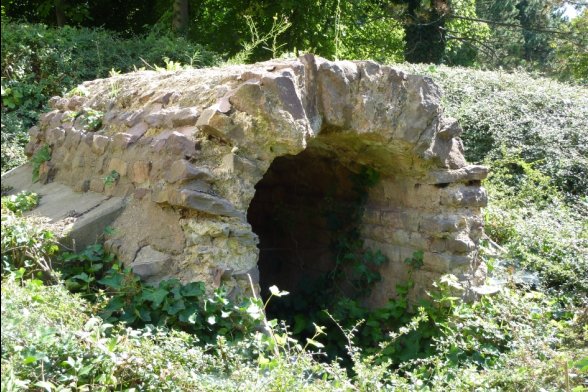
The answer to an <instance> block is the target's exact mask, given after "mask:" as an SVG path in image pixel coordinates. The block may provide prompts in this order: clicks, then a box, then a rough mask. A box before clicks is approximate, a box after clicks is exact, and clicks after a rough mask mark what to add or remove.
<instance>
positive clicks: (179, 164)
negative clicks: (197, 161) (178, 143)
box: [165, 159, 212, 183]
mask: <svg viewBox="0 0 588 392" xmlns="http://www.w3.org/2000/svg"><path fill="white" fill-rule="evenodd" d="M165 179H166V180H167V182H171V183H176V182H186V181H190V180H196V179H198V180H204V181H209V180H211V179H212V173H211V172H210V170H208V169H206V168H203V167H196V166H194V165H193V164H191V163H190V162H188V161H187V160H185V159H180V160H177V161H175V162H174V163H172V165H171V167H170V168H169V170H168V171H167V173H166V174H165Z"/></svg>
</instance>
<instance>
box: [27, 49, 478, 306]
mask: <svg viewBox="0 0 588 392" xmlns="http://www.w3.org/2000/svg"><path fill="white" fill-rule="evenodd" d="M113 82H115V83H116V85H117V86H118V88H119V92H118V94H117V95H116V96H112V94H111V93H110V92H111V89H112V83H113ZM82 88H83V89H84V90H85V91H86V92H87V94H86V96H84V97H70V98H60V97H54V98H51V100H50V105H51V107H52V108H53V110H52V111H50V112H49V113H46V114H43V115H42V116H41V118H40V121H39V124H38V126H37V127H33V128H31V130H30V131H29V135H30V143H29V144H28V145H27V148H26V152H27V154H28V155H32V154H34V152H35V151H37V150H38V149H39V148H41V147H42V146H43V145H44V144H49V146H50V147H51V150H52V159H51V160H50V161H49V162H46V163H44V164H43V165H42V166H41V170H40V173H41V181H42V182H50V181H56V182H59V183H62V184H66V185H69V187H71V188H74V189H76V190H78V191H84V192H85V191H88V190H89V191H91V192H87V193H86V194H87V195H90V194H92V192H99V193H102V194H106V195H109V196H108V197H110V196H112V197H113V198H114V197H126V200H127V203H128V204H127V205H126V207H125V208H124V211H123V212H122V214H121V215H120V216H119V217H118V218H117V219H116V221H115V222H113V226H114V228H115V231H114V232H115V233H116V234H111V235H110V238H109V242H108V244H109V246H110V247H111V249H112V250H113V251H114V252H116V253H117V254H118V256H119V257H120V259H121V260H122V261H123V262H124V263H125V264H126V265H128V266H132V268H133V269H134V270H135V271H136V272H137V273H139V274H141V275H142V276H143V277H144V278H145V279H147V280H149V281H150V282H155V281H157V280H158V279H163V278H165V277H177V278H179V279H181V280H182V281H183V282H188V281H196V280H202V281H204V282H206V283H207V284H208V286H209V287H215V286H216V285H218V284H223V285H228V286H232V287H233V288H234V290H236V291H239V290H240V291H243V292H244V291H246V290H247V289H248V287H249V282H248V278H247V273H249V274H250V275H252V280H253V283H254V284H255V283H256V282H258V281H260V280H261V281H263V275H264V271H263V270H261V271H258V270H257V265H256V264H257V260H258V256H259V249H258V247H257V245H258V242H259V238H258V236H257V235H256V234H255V233H253V231H252V227H251V225H250V224H249V223H247V213H248V211H249V212H250V211H251V209H250V207H251V203H252V200H253V198H254V196H256V195H259V194H260V193H261V194H262V197H261V199H262V204H261V207H260V208H262V207H263V206H264V205H267V206H276V205H280V203H282V202H284V201H285V200H287V201H289V202H290V203H291V204H292V205H291V208H290V211H294V213H292V214H291V218H290V223H291V224H292V225H295V226H296V225H297V226H296V229H297V230H298V231H302V232H304V231H305V230H306V229H307V228H306V227H305V226H304V225H309V224H312V225H315V226H316V227H314V228H313V230H306V231H307V232H308V233H316V235H314V236H311V237H312V238H309V240H311V241H312V244H310V245H313V244H316V245H317V246H322V247H328V246H329V237H328V236H326V235H323V234H324V233H325V232H326V231H327V228H328V225H327V224H325V223H324V222H322V221H321V220H320V215H321V214H323V215H324V211H323V212H319V211H313V210H311V208H312V207H316V205H317V204H320V203H321V200H325V198H329V197H330V198H332V199H333V201H334V202H349V200H347V199H346V197H349V194H345V192H344V191H343V190H345V189H352V184H351V183H349V181H350V180H349V176H350V174H357V173H361V168H365V167H368V168H371V169H373V170H374V171H375V172H377V173H379V175H380V181H379V182H378V183H377V184H376V185H374V186H373V187H371V188H370V189H369V191H368V195H367V201H366V202H365V206H364V207H365V208H363V209H362V211H364V213H363V214H364V215H363V218H362V220H361V222H358V223H357V225H359V227H358V229H359V231H360V232H361V233H362V236H363V238H362V239H363V240H364V242H365V244H366V246H368V247H370V248H372V249H373V250H374V251H375V250H381V251H382V253H384V254H385V255H386V256H387V257H388V259H389V263H388V264H386V265H385V266H382V267H381V271H380V272H381V273H382V277H383V279H382V281H381V282H380V283H378V285H376V287H375V288H374V291H373V297H372V298H371V300H370V301H371V303H372V304H374V305H377V304H381V303H383V302H385V301H386V300H387V299H388V298H390V297H392V296H394V292H395V291H394V287H395V285H396V283H399V282H401V281H402V280H403V279H406V277H407V274H408V267H407V266H406V264H405V263H404V261H405V260H406V259H407V258H410V257H412V255H413V254H414V252H415V251H418V250H420V251H423V252H424V260H423V261H424V266H423V269H422V270H419V271H415V272H414V275H413V278H414V280H415V282H418V285H417V286H418V287H416V288H415V290H414V292H413V293H412V294H411V295H412V296H413V297H411V298H413V299H414V298H416V296H418V295H420V294H422V293H423V292H424V290H425V289H426V288H427V282H429V283H430V282H431V281H432V280H433V279H434V278H435V277H438V276H439V275H440V274H441V273H445V272H456V273H459V275H460V279H462V280H464V281H467V282H469V283H472V284H474V283H475V282H477V281H478V280H479V276H480V275H483V266H482V265H481V264H480V263H479V262H477V261H476V260H475V255H476V250H477V246H478V245H477V244H478V241H479V239H480V237H481V235H482V234H483V226H482V225H483V220H482V218H481V213H480V208H481V207H483V206H485V205H486V203H487V195H486V192H485V191H484V190H483V189H482V188H481V187H480V181H481V180H483V179H484V178H485V177H486V176H487V169H486V168H485V167H483V166H478V165H467V163H466V161H465V159H464V154H463V144H462V142H461V140H460V138H459V135H460V133H461V128H460V127H459V124H458V123H457V122H456V121H455V120H454V119H451V118H445V117H444V116H443V110H442V108H441V107H440V102H441V99H440V97H441V95H440V94H441V93H440V90H439V88H438V87H437V86H436V85H435V84H434V83H433V82H432V81H431V80H430V79H429V78H426V77H421V76H415V75H409V74H406V73H405V72H402V71H398V70H395V69H393V68H391V67H390V66H386V65H380V64H377V63H375V62H372V61H356V62H351V61H337V62H332V61H327V60H325V59H321V58H319V57H315V56H313V55H310V54H307V55H305V56H303V57H301V58H300V59H297V60H296V59H294V60H272V61H270V62H266V63H261V64H253V65H241V66H230V67H220V68H211V69H193V70H183V71H178V72H174V73H158V72H150V71H141V72H135V73H130V74H127V75H119V76H116V77H115V78H114V79H99V80H95V81H90V82H85V83H84V84H83V85H82ZM86 109H93V110H100V111H102V112H104V115H103V125H102V126H101V127H100V128H99V129H96V130H94V132H84V131H83V127H84V126H85V125H84V123H83V118H82V117H83V116H78V117H77V119H76V122H75V123H74V124H73V126H72V124H71V119H73V118H74V117H75V113H74V112H79V111H80V110H86ZM285 157H291V158H292V159H293V158H296V157H298V158H300V157H303V158H304V159H308V160H310V161H309V163H308V164H306V165H299V164H298V165H296V164H295V163H293V162H294V161H290V166H288V164H286V166H285V168H286V169H285V170H284V171H283V172H279V173H278V174H274V177H273V179H272V181H273V182H272V186H271V187H269V188H271V189H267V188H264V187H263V185H262V182H260V181H261V180H262V178H265V177H264V175H266V176H267V174H268V173H269V171H271V170H274V169H275V168H276V167H277V166H276V165H279V162H280V161H281V160H282V158H285ZM281 162H288V159H285V160H282V161H281ZM333 163H336V165H334V164H333ZM337 165H339V166H341V167H342V168H344V170H343V169H334V167H335V166H337ZM268 170H269V171H268ZM275 170H277V169H275ZM112 171H116V173H118V177H117V178H116V179H114V178H112V173H111V172H112ZM329 176H331V178H336V179H337V181H338V183H337V185H338V186H333V187H331V188H329V187H327V186H326V184H327V183H328V181H326V179H327V177H329ZM293 178H296V185H297V186H298V188H296V187H294V188H288V187H289V186H291V184H292V182H293ZM323 179H324V180H325V181H323ZM105 184H106V186H105ZM47 186H51V183H49V184H48V185H47ZM327 188H329V189H327ZM88 197H89V196H88ZM105 197H107V196H105ZM264 197H265V199H264ZM304 198H307V199H306V201H305V199H304ZM263 203H266V204H263ZM321 205H322V204H321ZM262 209H263V208H262ZM274 217H275V218H276V219H278V218H280V217H277V216H271V217H270V218H272V219H273V218H274ZM250 219H251V218H250ZM267 221H268V222H269V221H271V219H268V220H267ZM314 229H316V230H314ZM268 230H269V231H270V232H271V228H270V229H268ZM264 234H265V233H264ZM274 234H275V235H277V232H276V233H274V232H272V233H271V235H274ZM309 235H310V234H309ZM262 242H263V238H262ZM306 245H309V244H306ZM308 248H312V247H311V246H308ZM311 252H312V251H311V250H309V251H308V252H307V253H305V254H304V255H305V256H306V257H307V258H308V259H312V260H313V261H314V263H315V264H316V265H315V266H321V267H322V266H324V265H328V264H325V263H326V262H325V257H326V256H325V255H323V254H319V253H311ZM219 271H220V272H219ZM260 274H261V278H260V276H259V275H260ZM419 293H420V294H419Z"/></svg>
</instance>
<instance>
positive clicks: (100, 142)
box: [92, 135, 110, 155]
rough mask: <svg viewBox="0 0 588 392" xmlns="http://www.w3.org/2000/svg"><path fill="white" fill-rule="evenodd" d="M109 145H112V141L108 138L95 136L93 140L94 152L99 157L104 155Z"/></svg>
mask: <svg viewBox="0 0 588 392" xmlns="http://www.w3.org/2000/svg"><path fill="white" fill-rule="evenodd" d="M108 143H110V139H109V138H108V137H107V136H104V135H94V137H93V139H92V151H93V152H94V154H97V155H101V154H104V151H105V150H106V146H108Z"/></svg>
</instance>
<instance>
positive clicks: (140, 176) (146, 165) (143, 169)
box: [129, 161, 151, 184]
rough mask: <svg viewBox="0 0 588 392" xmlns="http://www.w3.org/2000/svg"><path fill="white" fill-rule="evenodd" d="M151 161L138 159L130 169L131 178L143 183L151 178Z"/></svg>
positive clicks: (133, 180) (135, 181)
mask: <svg viewBox="0 0 588 392" xmlns="http://www.w3.org/2000/svg"><path fill="white" fill-rule="evenodd" d="M150 170H151V163H150V162H148V161H137V162H133V163H132V164H131V167H130V170H129V179H130V180H131V181H132V182H134V183H137V184H142V183H144V182H147V181H148V180H149V171H150Z"/></svg>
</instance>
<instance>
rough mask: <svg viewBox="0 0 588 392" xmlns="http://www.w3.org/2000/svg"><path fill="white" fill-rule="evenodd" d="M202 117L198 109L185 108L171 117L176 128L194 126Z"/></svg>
mask: <svg viewBox="0 0 588 392" xmlns="http://www.w3.org/2000/svg"><path fill="white" fill-rule="evenodd" d="M199 116H200V112H198V109H196V108H184V109H180V110H179V111H177V112H175V113H173V114H172V115H171V122H172V125H173V126H174V127H184V126H187V125H194V124H196V121H197V120H198V117H199Z"/></svg>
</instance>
